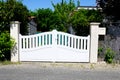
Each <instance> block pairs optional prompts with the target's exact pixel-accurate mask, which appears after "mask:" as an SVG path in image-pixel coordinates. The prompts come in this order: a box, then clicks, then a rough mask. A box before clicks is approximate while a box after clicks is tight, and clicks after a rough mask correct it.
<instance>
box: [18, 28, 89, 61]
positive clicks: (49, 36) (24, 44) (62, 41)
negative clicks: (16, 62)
mask: <svg viewBox="0 0 120 80" xmlns="http://www.w3.org/2000/svg"><path fill="white" fill-rule="evenodd" d="M89 41H90V36H88V37H80V36H74V35H71V34H68V33H63V32H58V31H56V30H53V31H51V32H44V33H39V34H36V35H29V36H22V35H20V37H19V42H20V45H19V48H20V55H19V56H20V61H52V62H89V46H90V45H89Z"/></svg>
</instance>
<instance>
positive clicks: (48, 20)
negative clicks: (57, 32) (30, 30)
mask: <svg viewBox="0 0 120 80" xmlns="http://www.w3.org/2000/svg"><path fill="white" fill-rule="evenodd" d="M32 14H33V15H36V18H37V24H38V25H37V29H38V31H42V32H45V31H49V30H50V28H51V26H52V19H53V11H52V10H51V9H49V8H48V9H38V10H36V11H35V12H34V13H32Z"/></svg>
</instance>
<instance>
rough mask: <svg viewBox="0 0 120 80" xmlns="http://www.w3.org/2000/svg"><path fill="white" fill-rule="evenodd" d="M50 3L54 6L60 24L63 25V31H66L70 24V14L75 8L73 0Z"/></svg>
mask: <svg viewBox="0 0 120 80" xmlns="http://www.w3.org/2000/svg"><path fill="white" fill-rule="evenodd" d="M52 5H53V7H54V13H55V14H56V15H57V16H58V17H59V19H60V23H61V25H62V26H64V27H65V28H64V29H65V30H64V31H67V30H68V28H69V27H70V26H71V22H72V21H71V18H72V14H73V12H74V10H75V8H76V6H75V3H74V0H69V2H66V1H65V0H62V2H61V3H57V4H54V3H53V2H52Z"/></svg>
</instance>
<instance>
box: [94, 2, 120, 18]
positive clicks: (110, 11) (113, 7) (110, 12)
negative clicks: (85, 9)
mask: <svg viewBox="0 0 120 80" xmlns="http://www.w3.org/2000/svg"><path fill="white" fill-rule="evenodd" d="M96 1H97V4H98V7H101V8H102V10H103V13H104V14H105V16H107V18H108V19H111V20H113V19H114V20H120V15H119V14H120V12H119V11H118V10H120V0H96Z"/></svg>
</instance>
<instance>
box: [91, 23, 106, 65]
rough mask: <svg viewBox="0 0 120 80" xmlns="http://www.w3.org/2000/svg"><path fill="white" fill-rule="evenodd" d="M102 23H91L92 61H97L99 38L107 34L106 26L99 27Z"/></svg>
mask: <svg viewBox="0 0 120 80" xmlns="http://www.w3.org/2000/svg"><path fill="white" fill-rule="evenodd" d="M99 24H100V23H90V63H97V57H98V38H99V35H105V33H106V28H99Z"/></svg>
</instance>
